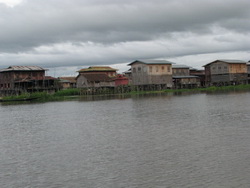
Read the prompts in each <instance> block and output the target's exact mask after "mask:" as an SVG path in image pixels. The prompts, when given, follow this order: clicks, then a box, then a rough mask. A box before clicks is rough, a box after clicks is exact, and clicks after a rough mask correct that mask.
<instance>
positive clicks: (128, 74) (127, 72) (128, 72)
mask: <svg viewBox="0 0 250 188" xmlns="http://www.w3.org/2000/svg"><path fill="white" fill-rule="evenodd" d="M123 74H124V75H125V76H126V77H127V78H128V84H132V72H131V68H130V69H129V70H127V71H125V72H123Z"/></svg>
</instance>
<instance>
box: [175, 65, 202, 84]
mask: <svg viewBox="0 0 250 188" xmlns="http://www.w3.org/2000/svg"><path fill="white" fill-rule="evenodd" d="M172 69H173V83H174V87H175V88H194V87H200V78H199V77H198V76H194V75H190V67H188V66H186V65H180V64H174V65H172Z"/></svg>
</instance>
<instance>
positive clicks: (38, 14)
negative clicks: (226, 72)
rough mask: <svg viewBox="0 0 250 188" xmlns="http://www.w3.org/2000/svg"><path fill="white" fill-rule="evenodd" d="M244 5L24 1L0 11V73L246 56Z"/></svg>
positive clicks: (211, 0) (171, 0) (245, 1)
mask: <svg viewBox="0 0 250 188" xmlns="http://www.w3.org/2000/svg"><path fill="white" fill-rule="evenodd" d="M249 9H250V1H249V0H237V1H235V0H227V1H224V0H202V1H201V0H154V1H151V0H141V1H140V0H138V1H132V0H126V1H122V0H71V1H63V0H35V1H34V0H24V1H22V3H20V4H19V5H16V6H14V7H12V8H10V7H7V6H5V5H3V4H0V28H1V29H0V62H1V65H0V66H5V65H10V64H24V63H25V64H40V65H41V66H46V67H64V66H79V65H81V66H84V65H86V66H87V65H95V64H96V65H97V64H114V63H119V62H121V63H122V62H126V61H130V60H133V59H135V58H157V57H158V58H161V57H166V58H168V57H175V56H185V55H192V54H193V55H195V54H202V53H215V52H230V51H249V48H250V46H249V42H250V41H249V34H250V33H249V29H250V24H249V21H248V20H249V18H250V13H249Z"/></svg>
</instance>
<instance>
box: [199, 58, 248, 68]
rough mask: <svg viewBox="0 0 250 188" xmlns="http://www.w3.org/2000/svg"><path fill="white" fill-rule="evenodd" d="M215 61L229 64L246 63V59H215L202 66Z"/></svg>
mask: <svg viewBox="0 0 250 188" xmlns="http://www.w3.org/2000/svg"><path fill="white" fill-rule="evenodd" d="M215 62H224V63H229V64H242V63H247V62H246V61H242V60H237V59H217V60H215V61H213V62H211V63H208V64H206V65H204V66H203V67H205V66H207V65H210V64H212V63H215Z"/></svg>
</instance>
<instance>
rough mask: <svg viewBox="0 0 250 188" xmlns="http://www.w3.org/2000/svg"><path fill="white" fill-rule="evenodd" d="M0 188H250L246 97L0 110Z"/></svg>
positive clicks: (249, 121) (182, 97)
mask: <svg viewBox="0 0 250 188" xmlns="http://www.w3.org/2000/svg"><path fill="white" fill-rule="evenodd" d="M0 187H1V188H33V187H34V188H75V187H76V188H78V187H79V188H80V187H84V188H85V187H86V188H137V187H139V188H141V187H142V188H167V187H168V188H176V187H185V188H186V187H190V188H200V187H202V188H206V187H209V188H210V187H211V188H231V187H232V188H233V187H234V188H239V187H240V188H242V187H243V188H249V187H250V92H242V93H235V92H232V93H220V94H218V93H217V94H205V93H203V94H191V95H190V94H188V95H187V94H186V95H169V94H168V95H155V96H150V95H148V96H140V97H132V98H123V99H106V100H100V99H99V100H75V101H66V102H48V103H38V104H37V103H36V104H32V103H31V104H29V103H27V104H19V105H4V104H0Z"/></svg>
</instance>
